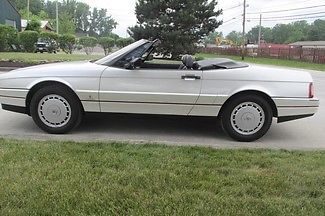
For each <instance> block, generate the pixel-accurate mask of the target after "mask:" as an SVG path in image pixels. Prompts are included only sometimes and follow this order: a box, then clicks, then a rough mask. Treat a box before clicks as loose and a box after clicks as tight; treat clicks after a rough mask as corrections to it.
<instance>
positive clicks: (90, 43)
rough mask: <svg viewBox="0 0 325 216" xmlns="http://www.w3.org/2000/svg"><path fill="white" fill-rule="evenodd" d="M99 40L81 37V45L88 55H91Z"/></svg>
mask: <svg viewBox="0 0 325 216" xmlns="http://www.w3.org/2000/svg"><path fill="white" fill-rule="evenodd" d="M97 43H98V40H97V39H96V38H94V37H81V38H79V44H80V45H81V46H82V47H83V48H84V50H85V52H86V54H87V55H90V54H91V53H92V52H93V50H94V47H95V46H96V45H97Z"/></svg>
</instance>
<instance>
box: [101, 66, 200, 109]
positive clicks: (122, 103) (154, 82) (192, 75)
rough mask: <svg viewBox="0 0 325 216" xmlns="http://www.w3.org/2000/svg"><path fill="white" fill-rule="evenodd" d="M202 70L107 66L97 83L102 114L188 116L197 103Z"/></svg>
mask: <svg viewBox="0 0 325 216" xmlns="http://www.w3.org/2000/svg"><path fill="white" fill-rule="evenodd" d="M201 77H202V71H200V70H176V69H134V70H128V69H124V68H117V67H108V68H107V69H106V70H105V71H104V72H103V74H102V77H101V81H100V90H99V98H100V107H101V111H102V112H114V113H141V114H169V115H188V114H189V113H190V111H191V109H193V106H194V104H195V103H196V101H197V100H198V97H199V94H200V90H201V82H202V79H201Z"/></svg>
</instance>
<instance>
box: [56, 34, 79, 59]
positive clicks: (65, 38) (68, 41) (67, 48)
mask: <svg viewBox="0 0 325 216" xmlns="http://www.w3.org/2000/svg"><path fill="white" fill-rule="evenodd" d="M59 45H60V48H61V49H62V50H63V51H64V52H65V53H67V54H72V51H73V49H74V47H75V45H76V36H74V35H72V34H63V35H60V36H59Z"/></svg>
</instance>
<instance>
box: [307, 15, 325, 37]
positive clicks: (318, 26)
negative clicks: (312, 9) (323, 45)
mask: <svg viewBox="0 0 325 216" xmlns="http://www.w3.org/2000/svg"><path fill="white" fill-rule="evenodd" d="M308 40H313V41H324V40H325V20H315V21H314V23H313V24H312V25H311V27H310V30H309V32H308Z"/></svg>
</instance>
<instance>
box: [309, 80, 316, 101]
mask: <svg viewBox="0 0 325 216" xmlns="http://www.w3.org/2000/svg"><path fill="white" fill-rule="evenodd" d="M314 96H315V88H314V83H310V84H309V98H313V97H314Z"/></svg>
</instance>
